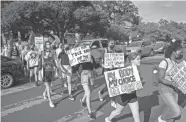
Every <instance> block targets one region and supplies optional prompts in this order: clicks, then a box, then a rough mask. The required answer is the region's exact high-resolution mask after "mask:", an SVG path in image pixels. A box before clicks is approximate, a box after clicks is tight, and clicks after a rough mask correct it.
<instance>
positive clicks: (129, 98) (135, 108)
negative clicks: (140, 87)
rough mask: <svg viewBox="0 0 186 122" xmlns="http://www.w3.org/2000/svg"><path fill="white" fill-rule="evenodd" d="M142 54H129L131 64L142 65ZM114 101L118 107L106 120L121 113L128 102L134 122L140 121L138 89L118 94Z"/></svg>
mask: <svg viewBox="0 0 186 122" xmlns="http://www.w3.org/2000/svg"><path fill="white" fill-rule="evenodd" d="M140 58H141V57H140V54H138V53H136V52H133V53H131V54H130V55H129V56H128V59H129V65H136V66H140ZM113 101H114V102H115V103H116V109H115V110H114V111H112V112H111V114H110V115H109V117H106V118H105V122H111V121H112V119H113V118H115V117H116V116H118V115H120V114H121V112H122V111H123V109H124V107H125V106H126V105H127V104H128V105H129V107H130V109H131V112H132V115H133V118H134V122H140V116H139V103H138V99H137V95H136V91H133V92H131V93H129V94H121V95H118V96H115V97H113Z"/></svg>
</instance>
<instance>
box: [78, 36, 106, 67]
mask: <svg viewBox="0 0 186 122" xmlns="http://www.w3.org/2000/svg"><path fill="white" fill-rule="evenodd" d="M82 45H89V46H90V48H91V53H92V55H93V57H94V59H95V61H96V63H97V64H101V58H102V55H103V54H104V52H105V48H107V47H108V40H107V39H92V40H82V41H81V42H80V43H78V44H76V45H75V47H78V46H82Z"/></svg>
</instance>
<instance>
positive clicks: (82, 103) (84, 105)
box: [80, 99, 87, 107]
mask: <svg viewBox="0 0 186 122" xmlns="http://www.w3.org/2000/svg"><path fill="white" fill-rule="evenodd" d="M80 103H81V106H82V107H86V106H87V105H86V102H82V99H80Z"/></svg>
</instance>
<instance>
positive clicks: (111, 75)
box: [108, 72, 117, 87]
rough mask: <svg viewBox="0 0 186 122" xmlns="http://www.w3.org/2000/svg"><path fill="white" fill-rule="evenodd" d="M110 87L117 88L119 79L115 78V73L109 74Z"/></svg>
mask: <svg viewBox="0 0 186 122" xmlns="http://www.w3.org/2000/svg"><path fill="white" fill-rule="evenodd" d="M108 81H109V87H113V85H114V86H117V79H116V77H115V72H109V73H108Z"/></svg>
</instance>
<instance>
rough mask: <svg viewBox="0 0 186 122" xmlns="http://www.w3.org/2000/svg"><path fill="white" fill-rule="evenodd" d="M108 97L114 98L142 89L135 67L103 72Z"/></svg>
mask: <svg viewBox="0 0 186 122" xmlns="http://www.w3.org/2000/svg"><path fill="white" fill-rule="evenodd" d="M104 74H105V80H106V83H107V88H108V91H109V96H110V97H114V96H117V95H120V94H124V93H131V92H132V91H136V90H139V89H142V88H143V86H142V83H141V80H140V77H139V73H138V70H137V67H136V66H134V65H133V66H128V67H126V68H121V69H116V70H112V71H108V72H105V73H104Z"/></svg>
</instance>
